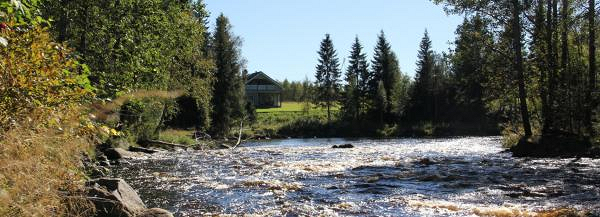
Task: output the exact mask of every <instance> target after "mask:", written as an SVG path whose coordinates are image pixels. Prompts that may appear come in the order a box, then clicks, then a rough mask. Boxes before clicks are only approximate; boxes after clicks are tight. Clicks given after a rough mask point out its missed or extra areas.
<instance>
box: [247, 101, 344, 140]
mask: <svg viewBox="0 0 600 217" xmlns="http://www.w3.org/2000/svg"><path fill="white" fill-rule="evenodd" d="M303 108H304V103H302V102H283V103H282V106H281V108H268V109H256V113H257V117H256V123H255V124H253V125H252V126H251V127H250V129H247V130H246V131H245V133H246V134H248V136H274V135H276V133H277V130H278V129H279V128H281V127H282V126H284V125H287V124H290V123H292V122H294V121H297V120H300V119H318V120H327V109H326V108H323V107H316V106H315V105H314V104H310V109H309V110H308V111H304V110H303ZM339 109H340V107H339V106H338V105H336V106H334V107H333V108H332V116H336V115H337V113H338V112H339Z"/></svg>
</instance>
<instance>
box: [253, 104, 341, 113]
mask: <svg viewBox="0 0 600 217" xmlns="http://www.w3.org/2000/svg"><path fill="white" fill-rule="evenodd" d="M309 106H310V108H309V109H308V110H309V112H310V111H327V108H322V107H317V106H316V105H315V104H313V103H309ZM304 107H305V103H303V102H282V103H281V107H279V108H264V109H256V112H257V113H272V112H303V111H304ZM331 110H332V111H339V110H340V106H339V105H337V104H336V105H334V106H333V107H332V108H331Z"/></svg>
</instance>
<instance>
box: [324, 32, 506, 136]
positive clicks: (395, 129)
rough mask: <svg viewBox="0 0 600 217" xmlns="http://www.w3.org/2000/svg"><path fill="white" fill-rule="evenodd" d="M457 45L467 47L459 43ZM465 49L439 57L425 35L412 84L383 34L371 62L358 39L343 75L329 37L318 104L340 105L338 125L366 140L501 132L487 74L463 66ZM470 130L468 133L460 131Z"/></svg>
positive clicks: (440, 54)
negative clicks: (488, 102)
mask: <svg viewBox="0 0 600 217" xmlns="http://www.w3.org/2000/svg"><path fill="white" fill-rule="evenodd" d="M459 35H460V33H459ZM456 44H457V46H459V47H460V46H463V45H466V44H465V42H464V41H460V40H459V39H457V41H456ZM461 49H462V48H461ZM461 49H457V50H456V51H453V52H452V53H436V52H434V51H433V50H432V45H431V40H430V38H429V34H428V33H427V31H425V34H424V36H423V38H422V41H421V43H420V50H419V51H418V54H417V56H418V61H417V63H416V64H417V71H416V76H415V77H414V79H411V78H410V77H409V76H407V75H406V74H405V73H403V72H402V71H401V70H400V66H399V62H398V58H397V57H396V54H395V53H394V51H392V47H391V44H390V42H389V41H388V40H387V39H386V37H385V34H384V32H383V31H382V32H381V33H380V34H379V35H378V39H377V44H376V45H375V50H374V52H373V53H374V56H373V59H372V60H370V61H369V60H368V58H367V55H366V54H365V53H364V51H363V45H362V44H361V43H360V40H359V39H358V38H355V41H354V43H353V45H352V48H351V52H350V54H349V56H348V59H349V61H348V63H349V64H348V66H347V68H346V69H345V73H344V76H342V72H341V70H342V69H340V66H339V59H338V57H337V53H336V51H335V49H334V48H333V42H332V41H331V39H330V36H329V35H326V36H325V39H323V41H322V43H321V47H320V50H319V52H318V54H319V64H318V65H317V67H316V74H315V77H316V81H315V83H314V86H315V90H316V91H315V92H316V94H315V96H316V98H314V100H315V101H316V103H317V104H318V105H321V106H324V107H328V106H329V107H330V106H331V105H332V104H334V103H338V104H340V105H341V106H342V107H341V109H342V112H340V114H341V115H342V116H341V117H340V118H341V123H337V124H338V125H342V126H344V128H357V127H358V128H364V129H358V130H357V129H351V130H350V131H360V132H363V133H367V135H369V134H373V135H374V134H378V135H385V136H394V135H396V136H397V135H447V134H456V133H457V132H441V131H442V130H452V131H460V130H467V131H468V132H467V131H465V132H459V134H460V133H463V134H490V133H493V132H496V129H497V128H496V126H495V124H496V120H497V119H496V118H495V117H493V115H489V114H488V113H487V112H488V111H487V110H486V108H485V104H484V94H483V92H484V88H483V75H481V74H480V73H479V72H478V71H475V70H476V69H475V68H473V69H471V68H467V67H468V66H464V64H463V65H461V64H460V62H462V61H463V60H462V59H460V58H461V57H459V55H461V54H460V52H462V50H461ZM470 61H471V60H470ZM475 61H476V60H475ZM330 121H331V120H330ZM465 126H467V127H468V128H469V129H456V128H460V127H463V128H465ZM386 128H387V129H386ZM425 128H431V129H425ZM442 128H443V129H442ZM345 130H348V129H345ZM373 130H379V132H374V131H373ZM436 130H437V132H435V131H436ZM340 131H342V130H340ZM417 131H420V132H417ZM424 131H428V132H424Z"/></svg>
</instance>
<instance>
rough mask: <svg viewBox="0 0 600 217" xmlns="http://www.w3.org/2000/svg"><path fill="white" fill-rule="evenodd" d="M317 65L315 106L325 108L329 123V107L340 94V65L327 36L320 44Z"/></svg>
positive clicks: (331, 42) (327, 35)
mask: <svg viewBox="0 0 600 217" xmlns="http://www.w3.org/2000/svg"><path fill="white" fill-rule="evenodd" d="M318 54H319V64H317V67H316V73H315V78H316V80H315V91H316V92H315V94H316V96H315V98H314V101H315V103H316V104H317V105H319V106H322V107H327V120H328V121H331V112H330V110H331V107H332V105H333V104H334V102H336V101H337V99H338V97H339V92H340V84H339V82H340V75H341V72H340V64H339V60H338V58H337V54H336V51H335V48H334V47H333V41H331V37H330V36H329V34H326V35H325V38H324V39H323V41H322V42H321V46H320V49H319V51H318Z"/></svg>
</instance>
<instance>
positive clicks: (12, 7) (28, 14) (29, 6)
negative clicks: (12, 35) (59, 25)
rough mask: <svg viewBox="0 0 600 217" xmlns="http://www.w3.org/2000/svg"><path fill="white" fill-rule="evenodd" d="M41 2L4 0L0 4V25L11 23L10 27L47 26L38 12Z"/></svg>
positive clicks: (33, 0)
mask: <svg viewBox="0 0 600 217" xmlns="http://www.w3.org/2000/svg"><path fill="white" fill-rule="evenodd" d="M40 3H41V0H10V1H9V0H5V1H2V2H0V23H9V22H11V25H10V26H12V27H18V26H22V27H28V26H38V25H41V24H48V21H47V20H46V19H44V18H42V16H40V12H39V10H38V8H39V6H40Z"/></svg>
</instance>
